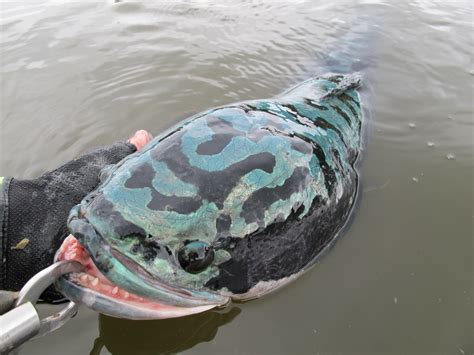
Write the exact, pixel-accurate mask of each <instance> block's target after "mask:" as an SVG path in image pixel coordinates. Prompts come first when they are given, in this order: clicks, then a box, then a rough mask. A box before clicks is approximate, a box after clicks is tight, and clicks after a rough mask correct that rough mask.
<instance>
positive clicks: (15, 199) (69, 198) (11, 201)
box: [0, 142, 136, 301]
mask: <svg viewBox="0 0 474 355" xmlns="http://www.w3.org/2000/svg"><path fill="white" fill-rule="evenodd" d="M135 151H136V147H135V146H134V145H133V144H131V143H125V142H122V143H116V144H114V145H112V146H109V147H105V148H100V149H97V150H94V151H92V152H90V153H87V154H84V155H83V156H81V157H79V158H77V159H75V160H72V161H70V162H69V163H67V164H65V165H63V166H61V167H60V168H58V169H56V170H54V171H52V172H49V173H46V174H44V175H43V176H41V177H39V178H37V179H34V180H17V179H12V180H11V181H10V187H9V190H8V206H7V214H6V216H7V218H6V220H5V221H4V226H3V233H1V234H0V235H3V241H2V245H3V251H2V250H0V256H1V259H0V262H1V265H2V267H1V275H0V290H19V289H20V288H21V287H22V286H23V285H24V284H25V283H26V282H27V281H28V280H29V279H30V278H31V277H32V276H33V275H35V274H36V273H37V272H39V271H40V270H42V269H44V268H46V267H48V266H49V265H51V264H52V263H53V257H54V254H55V253H56V250H58V248H59V247H60V245H61V243H62V242H63V240H64V239H65V238H66V237H67V235H68V231H67V227H66V221H67V217H68V214H69V211H70V209H71V208H72V207H73V206H75V205H76V204H78V203H80V202H81V200H82V198H83V197H84V196H85V195H86V194H87V193H89V192H90V191H92V190H93V189H94V188H95V187H96V186H97V184H98V183H99V178H98V177H99V172H100V170H101V169H102V168H103V167H104V166H105V165H108V164H116V163H117V162H119V161H120V160H122V159H123V158H125V157H126V156H127V155H129V154H131V153H133V152H135ZM22 241H23V242H22ZM20 242H21V243H20ZM19 243H20V244H19ZM41 298H42V299H43V300H46V301H53V300H56V299H59V298H62V296H61V295H60V294H59V293H58V292H57V291H55V290H54V289H53V288H52V287H50V288H49V289H48V290H47V291H46V292H45V293H44V294H43V295H42V297H41Z"/></svg>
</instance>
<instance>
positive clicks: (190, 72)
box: [0, 0, 474, 355]
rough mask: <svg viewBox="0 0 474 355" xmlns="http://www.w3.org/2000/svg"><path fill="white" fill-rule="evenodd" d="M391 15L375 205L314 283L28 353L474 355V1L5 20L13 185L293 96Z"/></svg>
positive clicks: (42, 9)
mask: <svg viewBox="0 0 474 355" xmlns="http://www.w3.org/2000/svg"><path fill="white" fill-rule="evenodd" d="M379 10H381V11H382V12H383V13H384V14H385V15H384V17H383V19H382V20H380V19H374V24H377V27H374V31H375V34H376V36H375V38H376V39H375V41H374V43H373V44H372V45H371V51H373V52H371V53H367V54H366V58H370V59H371V63H373V64H372V65H371V69H370V70H369V72H370V75H369V76H368V81H369V82H368V83H366V86H365V91H366V94H365V96H366V99H365V104H366V106H367V107H368V109H369V110H370V111H371V119H370V122H369V123H368V125H367V127H368V129H367V137H366V142H367V143H366V146H365V150H364V158H363V161H362V165H361V176H362V184H363V185H362V191H361V194H360V196H361V197H360V202H359V204H358V208H357V210H356V211H355V214H354V218H353V221H352V223H351V225H350V227H349V229H348V231H347V232H346V233H345V235H344V236H343V238H341V239H340V240H339V241H338V242H337V243H336V245H335V247H334V248H333V249H332V250H331V251H330V253H329V254H328V255H326V256H325V257H324V258H323V259H322V260H320V262H319V263H318V264H317V265H316V267H315V268H314V269H313V270H312V271H311V272H309V273H307V274H306V275H305V276H304V277H302V278H301V279H299V280H298V281H297V282H295V283H293V284H292V285H290V286H289V287H287V288H285V289H284V290H282V291H281V292H278V293H276V294H274V295H271V296H269V297H267V298H264V299H262V300H257V301H253V302H250V303H246V304H241V305H237V306H236V307H235V308H231V309H227V310H226V311H224V312H209V313H205V314H201V315H197V316H193V317H188V318H183V319H175V320H166V321H153V322H132V321H125V320H117V319H113V318H109V317H105V316H98V315H97V314H95V313H93V312H91V311H88V310H86V309H81V311H80V314H79V315H78V316H77V317H76V318H75V319H74V320H73V321H71V322H70V323H69V324H68V325H67V326H65V327H64V328H63V329H61V330H60V331H58V332H56V333H55V334H53V335H51V336H49V337H46V338H43V339H41V340H37V341H32V342H30V343H28V344H26V345H25V346H23V347H22V349H21V350H20V351H19V353H20V354H65V353H67V354H87V353H92V354H107V353H113V354H157V353H162V352H165V353H166V352H168V353H169V352H182V351H183V352H185V353H187V354H209V353H215V354H222V353H230V354H241V353H244V354H267V353H268V354H306V353H312V354H317V353H319V354H339V353H360V354H380V353H391V354H407V353H411V354H461V355H463V354H473V352H474V340H473V334H474V329H473V314H474V309H473V279H474V277H473V249H474V247H473V199H474V196H473V167H474V161H473V158H474V137H473V126H474V122H473V78H474V77H473V75H474V65H473V62H472V56H473V28H472V21H473V8H472V2H471V1H469V0H466V1H463V2H449V3H448V2H446V1H428V0H418V1H401V2H391V4H390V3H389V1H386V2H384V1H375V0H373V1H358V2H353V1H324V2H323V1H295V2H293V3H292V4H285V3H283V2H281V1H276V2H275V1H273V2H272V1H267V2H263V1H257V0H255V1H242V2H237V1H234V2H222V1H204V0H201V1H176V2H151V1H148V2H145V1H143V2H129V1H124V2H120V3H113V2H112V1H106V0H99V1H88V2H86V1H83V2H72V3H71V2H69V3H68V2H65V3H62V2H60V1H47V2H46V1H35V2H32V1H17V2H12V3H6V2H3V3H2V4H1V24H2V27H1V38H0V39H1V49H0V55H1V65H0V70H1V119H2V121H1V131H0V141H1V154H0V164H1V165H0V166H1V170H0V175H13V176H18V177H34V176H36V175H38V174H41V173H42V172H44V171H46V170H49V169H53V168H55V167H57V166H58V165H59V164H61V163H63V162H65V161H67V160H68V159H71V158H73V157H75V156H76V155H78V154H80V153H81V152H83V151H85V150H87V149H89V148H91V147H95V146H97V145H101V144H108V143H112V142H115V141H117V140H120V139H124V138H126V137H127V136H128V135H130V134H131V133H133V132H134V131H135V130H136V129H139V128H144V129H147V130H149V131H151V132H153V133H155V134H156V133H158V132H160V131H162V130H163V129H165V128H167V127H169V126H170V125H172V124H173V123H175V122H177V121H179V120H180V119H182V118H184V117H185V116H187V114H190V113H194V112H197V111H200V110H202V109H205V108H208V107H211V106H216V105H221V104H226V103H230V102H233V101H238V100H243V99H252V98H262V97H268V96H271V95H274V94H277V93H278V92H280V91H282V90H284V89H285V88H287V87H289V86H291V85H293V84H294V83H296V82H298V81H299V80H302V79H304V78H307V77H309V76H310V75H312V74H317V68H318V66H319V65H321V62H320V61H321V60H322V58H323V55H322V54H324V52H325V50H326V49H327V48H330V47H331V46H332V47H334V45H336V47H337V46H339V45H340V46H341V47H343V46H344V44H343V43H339V42H338V41H339V40H340V38H339V37H338V36H339V34H340V33H344V32H345V31H346V32H347V30H348V29H350V28H352V27H353V25H354V24H357V23H358V22H359V21H366V20H365V19H366V18H367V17H365V19H363V17H362V16H363V15H364V14H365V15H367V14H369V15H370V14H371V13H375V11H379ZM369 18H370V16H369ZM374 64H376V65H374Z"/></svg>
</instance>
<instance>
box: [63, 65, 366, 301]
mask: <svg viewBox="0 0 474 355" xmlns="http://www.w3.org/2000/svg"><path fill="white" fill-rule="evenodd" d="M358 85H359V77H358V76H357V75H338V74H328V75H325V76H322V77H317V78H313V79H310V80H308V81H305V82H304V83H302V84H300V85H298V86H296V87H295V88H293V89H291V90H289V91H287V92H285V93H284V94H282V95H280V96H278V97H275V98H273V99H267V100H256V101H247V102H242V103H238V104H233V105H229V106H225V107H220V108H216V109H211V110H209V111H206V112H204V113H202V114H199V115H196V116H194V117H191V118H190V119H188V120H186V121H184V122H182V123H181V124H179V125H178V126H176V127H174V128H173V129H171V130H169V131H168V132H166V133H164V134H162V135H161V136H159V137H157V138H156V139H154V140H153V141H152V142H151V143H150V144H148V145H147V146H146V147H145V148H144V149H143V150H142V151H141V152H138V153H136V154H133V155H131V156H130V157H128V158H126V159H124V160H123V161H122V162H121V163H119V164H118V165H116V166H112V167H108V168H107V169H104V171H103V172H102V183H101V185H100V186H99V188H98V189H97V190H96V191H94V192H92V193H91V194H90V195H88V196H87V197H86V198H85V199H84V200H83V202H82V203H81V208H80V214H79V215H80V216H81V217H82V218H84V219H86V220H87V221H88V222H89V223H90V224H91V225H92V226H93V227H94V229H95V230H96V231H97V232H98V234H99V235H100V236H101V238H103V241H104V242H105V243H107V244H108V245H109V246H110V247H111V249H112V250H113V251H114V252H108V251H104V250H99V249H98V247H97V248H96V247H95V245H99V244H100V243H90V242H88V241H87V240H81V243H83V244H84V246H85V247H86V248H87V249H88V250H89V252H90V253H91V255H92V256H93V259H94V261H95V262H96V264H97V266H98V267H99V269H101V271H102V272H103V273H104V274H105V275H106V276H107V277H109V278H111V279H112V280H113V281H114V282H120V275H115V274H114V268H113V267H111V264H112V263H110V260H111V259H112V258H114V253H115V255H116V253H117V252H119V253H121V254H122V255H124V256H126V257H127V260H131V261H132V262H134V263H136V264H137V265H140V266H141V267H142V268H143V269H144V270H146V271H147V273H148V274H149V275H151V276H153V277H156V278H158V279H160V280H162V281H164V282H165V283H167V284H168V285H172V286H173V287H178V288H182V289H188V290H214V291H216V292H218V293H222V294H227V295H231V296H235V298H246V297H247V296H248V297H254V296H255V293H254V292H252V289H253V288H254V287H255V286H256V285H257V284H259V283H260V284H261V283H262V282H265V281H270V282H272V281H279V280H282V279H285V278H288V277H291V276H292V275H295V274H298V273H299V272H300V271H302V270H305V269H307V268H308V266H310V265H311V264H312V262H313V260H314V259H315V258H316V256H317V255H318V254H319V253H320V252H321V250H322V249H323V248H324V247H325V246H327V245H328V244H329V243H330V242H331V240H333V239H334V237H335V236H336V235H337V233H338V232H339V230H340V229H341V228H342V226H343V225H344V223H345V222H346V220H347V218H348V216H349V214H350V211H351V208H352V206H353V203H354V200H355V196H356V190H357V179H358V177H357V172H356V170H355V168H354V164H355V162H356V159H357V156H358V154H359V150H360V132H361V125H362V120H363V115H362V111H361V106H360V99H359V94H358V93H357V91H356V90H357V87H358ZM72 232H73V233H74V230H72ZM186 240H200V241H203V242H205V243H208V244H209V245H210V246H211V247H212V248H213V249H214V251H215V258H214V261H213V263H212V264H211V265H210V266H209V267H207V268H206V269H205V270H203V271H202V272H200V273H196V274H191V273H188V272H186V271H184V270H183V269H182V268H181V267H180V264H179V263H178V261H177V257H176V255H177V251H178V249H179V247H180V246H182V244H183V243H184V242H185V241H186ZM102 244H103V243H102ZM115 262H116V260H115ZM129 267H130V265H129ZM263 293H265V292H263ZM260 295H261V292H260V293H259V294H258V296H260Z"/></svg>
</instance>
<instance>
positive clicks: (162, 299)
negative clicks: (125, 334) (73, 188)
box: [55, 210, 230, 319]
mask: <svg viewBox="0 0 474 355" xmlns="http://www.w3.org/2000/svg"><path fill="white" fill-rule="evenodd" d="M77 212H78V210H76V211H72V212H71V215H70V220H69V227H70V229H71V232H72V233H73V235H70V236H68V237H67V238H66V239H65V240H64V242H63V244H62V245H61V247H60V248H59V250H58V251H57V253H56V256H55V261H61V260H72V261H78V262H80V263H81V264H82V265H83V266H84V271H82V272H78V273H70V274H67V275H64V276H62V277H61V278H60V279H59V280H58V281H57V282H56V287H57V288H58V289H59V290H60V291H61V292H62V293H63V294H64V295H65V296H66V297H67V298H69V299H70V300H72V301H74V302H77V303H80V304H84V305H86V306H87V307H89V308H92V309H94V310H96V311H98V312H100V313H103V314H107V315H110V316H113V317H120V318H128V319H167V318H176V317H182V316H186V315H191V314H195V313H200V312H204V311H206V310H209V309H212V308H215V307H223V306H225V305H227V304H229V303H230V298H229V297H227V296H222V295H220V294H218V293H215V292H207V291H193V290H188V289H181V288H176V287H173V286H171V285H168V284H166V283H165V282H163V281H162V280H159V279H157V278H156V277H152V276H151V275H148V274H147V273H146V271H145V270H140V269H139V268H138V269H136V268H135V267H134V268H133V270H134V271H132V268H131V266H136V265H131V264H130V262H127V259H126V257H125V256H123V255H121V256H120V257H118V256H119V255H117V253H118V252H117V251H115V250H113V249H112V248H111V247H110V246H109V245H108V244H106V242H105V241H104V240H103V238H102V237H101V236H100V235H99V234H98V233H97V232H96V230H95V229H94V228H93V227H92V225H91V224H89V223H88V221H87V220H86V219H85V218H84V217H79V216H78V215H77ZM74 235H76V236H77V237H78V238H76V237H75V236H74ZM81 243H82V244H81ZM84 246H87V249H86V248H85V247H84ZM97 251H99V252H97ZM104 257H107V258H106V259H104ZM104 260H106V261H107V262H104ZM127 264H128V265H127ZM110 269H114V271H115V272H110ZM107 271H109V272H107ZM105 275H107V276H105ZM145 295H146V296H145Z"/></svg>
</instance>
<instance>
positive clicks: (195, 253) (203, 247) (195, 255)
mask: <svg viewBox="0 0 474 355" xmlns="http://www.w3.org/2000/svg"><path fill="white" fill-rule="evenodd" d="M213 260H214V249H213V248H212V246H211V245H209V244H208V243H205V242H202V241H200V240H192V241H189V240H187V241H185V242H184V244H183V245H182V246H181V248H179V250H178V261H179V264H180V265H181V267H182V268H183V269H184V270H185V271H187V272H189V273H191V274H197V273H199V272H201V271H203V270H205V269H206V268H207V267H208V266H209V265H210V264H211V263H212V261H213Z"/></svg>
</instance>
